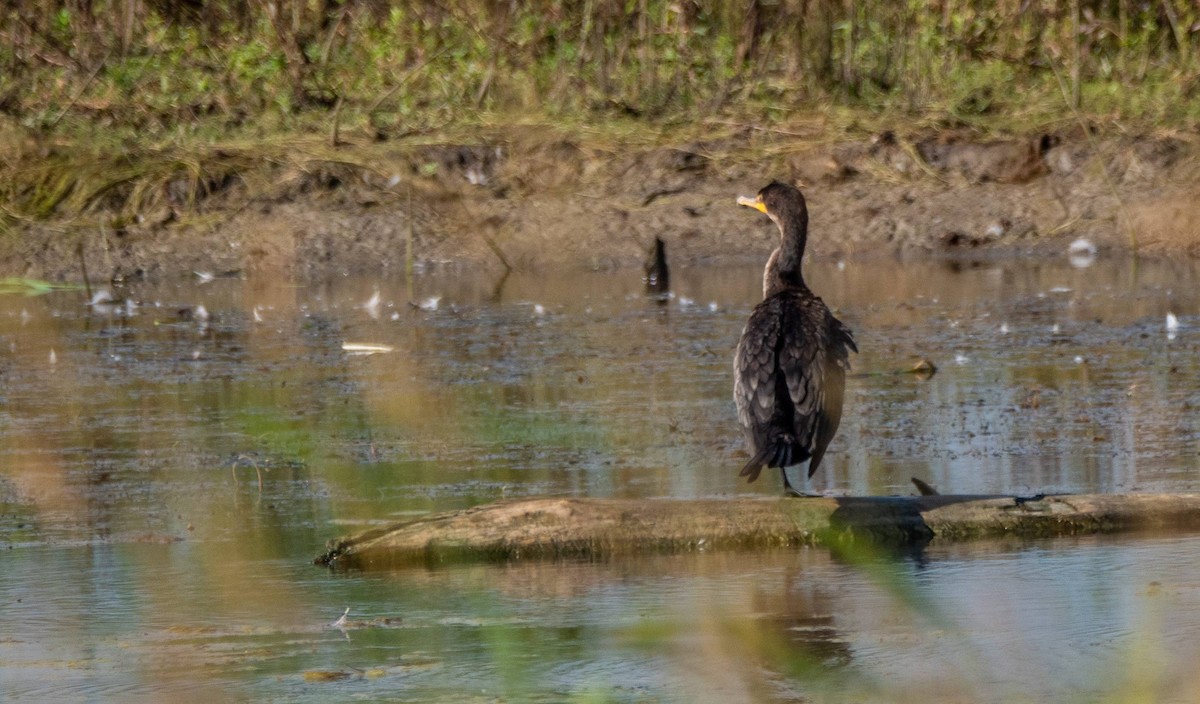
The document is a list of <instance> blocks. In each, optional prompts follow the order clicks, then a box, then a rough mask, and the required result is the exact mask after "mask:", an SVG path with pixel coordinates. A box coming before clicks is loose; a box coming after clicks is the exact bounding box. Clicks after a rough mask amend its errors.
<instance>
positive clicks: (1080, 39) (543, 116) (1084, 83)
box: [0, 0, 1200, 219]
mask: <svg viewBox="0 0 1200 704" xmlns="http://www.w3.org/2000/svg"><path fill="white" fill-rule="evenodd" d="M1198 21H1200V10H1198V9H1197V6H1196V5H1195V4H1194V3H1192V2H1189V0H1163V1H1162V2H1132V1H1131V0H1103V1H1101V0H1092V1H1085V0H1073V1H1072V2H1069V3H1058V2H1047V1H1045V0H1040V1H1038V2H1032V3H1029V2H1017V1H1015V0H941V1H940V2H936V3H926V2H923V1H917V0H907V1H905V2H881V1H879V0H808V1H802V0H777V1H769V0H737V1H735V2H730V3H715V2H701V1H699V0H684V1H683V2H677V1H673V0H575V1H573V2H568V3H560V2H551V1H549V0H517V1H514V2H486V1H484V0H453V1H451V2H441V1H440V0H403V1H401V0H274V1H272V0H254V1H252V2H251V1H247V0H240V1H239V0H51V2H40V1H35V0H14V2H10V3H7V4H6V9H4V10H0V39H2V41H0V143H3V144H4V146H2V147H0V156H2V157H3V158H4V160H5V161H6V162H8V163H7V165H8V166H9V167H20V168H18V169H17V176H16V178H15V179H14V182H13V183H10V184H6V185H3V186H2V187H0V207H3V209H4V210H3V212H4V213H5V214H7V216H8V217H9V218H10V219H12V218H21V219H44V218H47V217H51V216H55V215H59V216H61V215H62V214H64V213H78V212H82V211H85V210H87V209H88V208H95V207H97V205H99V206H101V207H109V206H110V205H111V203H109V201H112V200H114V199H116V200H117V201H119V203H129V202H130V201H132V202H134V203H135V205H133V206H128V205H126V206H123V207H124V209H125V210H126V211H127V212H126V213H125V214H126V215H128V214H129V213H128V211H130V210H140V209H141V208H142V206H144V205H145V201H146V200H147V198H149V197H150V196H148V195H147V194H153V193H154V192H157V191H158V190H162V188H163V187H164V186H165V184H167V183H169V182H171V181H178V180H180V178H181V177H182V178H184V180H186V182H187V184H189V185H190V190H188V192H187V196H186V197H185V198H183V200H184V201H188V202H190V201H191V199H193V198H194V197H196V196H197V195H203V192H204V188H205V185H204V184H205V183H206V182H211V181H213V180H214V179H215V180H218V181H219V180H221V179H224V178H225V177H226V176H227V175H228V173H230V172H231V171H233V170H236V171H238V173H242V172H244V170H245V169H244V166H245V165H244V164H241V165H230V163H229V159H227V158H223V157H222V155H219V154H218V155H213V154H208V153H205V154H202V155H200V156H198V155H197V149H198V145H199V147H208V146H211V145H214V144H225V143H226V142H228V141H229V140H242V141H255V140H269V141H271V142H272V144H275V145H278V138H279V136H280V135H291V136H296V135H308V136H309V137H319V139H320V140H322V141H323V142H326V143H329V144H330V145H331V146H333V147H336V146H337V145H338V143H339V141H340V140H341V139H343V138H345V139H350V137H349V136H348V135H354V136H356V137H357V138H360V139H377V140H382V139H398V138H402V137H410V136H412V135H416V134H429V133H444V131H445V130H447V129H450V130H455V129H463V128H478V127H486V126H493V125H505V124H513V123H530V122H532V123H534V124H538V125H553V126H555V127H556V128H558V129H561V130H564V131H566V132H568V133H570V132H579V131H581V130H583V129H584V128H585V126H586V127H588V128H592V127H593V126H595V125H597V124H605V125H614V127H613V129H622V128H617V127H616V125H628V124H629V123H631V122H632V123H633V124H636V125H639V126H642V127H646V126H652V127H653V128H654V130H655V131H656V132H660V131H661V130H663V129H668V130H681V129H686V128H687V126H693V125H696V124H697V123H705V122H708V123H711V122H713V121H715V120H721V121H725V122H736V123H738V124H746V123H755V124H787V123H789V121H795V120H797V119H800V118H802V117H808V118H811V116H812V115H813V114H814V113H818V114H820V115H821V116H822V117H823V122H822V124H823V127H824V129H825V130H827V131H828V130H830V129H832V130H834V131H835V132H838V133H846V132H853V131H856V130H865V129H875V128H878V127H880V126H884V125H888V126H890V125H905V126H913V125H925V126H930V127H937V126H956V127H962V126H965V127H973V128H977V129H981V130H984V131H1028V130H1033V129H1045V128H1053V127H1056V126H1062V125H1063V124H1066V123H1067V121H1071V122H1073V121H1074V119H1075V118H1074V117H1073V116H1072V110H1079V111H1081V112H1082V114H1083V116H1085V117H1087V118H1089V119H1091V120H1092V121H1094V122H1097V123H1100V124H1111V123H1119V124H1121V125H1123V126H1127V125H1130V124H1133V125H1134V126H1136V127H1138V128H1139V129H1151V128H1156V127H1168V128H1176V129H1190V128H1192V127H1194V126H1195V125H1197V124H1200V100H1196V99H1195V98H1196V95H1195V94H1196V91H1197V87H1198V86H1200V62H1197V61H1196V60H1195V58H1194V57H1193V54H1194V47H1195V45H1196V44H1197V42H1198V41H1200V40H1197V38H1196V36H1195V34H1196V33H1195V32H1194V31H1193V29H1194V28H1195V27H1196V26H1197V22H1198ZM1068 108H1070V109H1068ZM269 151H270V152H271V154H269V155H264V156H263V158H262V162H264V163H272V164H278V159H277V157H278V149H276V148H275V147H272V148H271V149H270V150H269ZM64 155H65V156H64ZM143 157H144V158H143ZM209 157H213V159H210V158H209ZM284 158H285V160H286V159H287V156H286V155H285V157H284ZM56 160H58V162H59V163H58V164H57V165H56ZM63 161H65V162H67V163H69V164H71V165H73V166H72V167H71V168H64V167H63V165H62V163H61V162H63ZM30 163H37V164H38V165H39V166H37V167H34V168H33V169H32V171H30V170H29V169H28V168H27V165H28V164H30ZM80 163H90V164H92V168H93V169H98V170H100V171H103V172H104V173H105V174H107V176H108V178H92V179H87V178H85V176H86V174H84V175H81V174H79V173H76V172H75V170H74V166H78V165H79V164H80ZM210 164H213V166H212V171H213V173H209V171H210V169H209V165H210ZM105 199H107V201H106V200H105ZM118 209H120V208H118Z"/></svg>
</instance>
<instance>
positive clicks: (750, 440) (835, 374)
mask: <svg viewBox="0 0 1200 704" xmlns="http://www.w3.org/2000/svg"><path fill="white" fill-rule="evenodd" d="M737 202H738V204H739V205H745V206H749V207H751V208H754V209H755V210H758V211H761V212H763V213H766V215H767V217H769V218H771V220H772V221H774V223H775V224H776V225H778V226H779V234H780V244H779V248H778V249H776V250H775V251H774V252H772V253H771V258H770V259H769V260H768V261H767V266H766V268H765V270H764V271H763V301H762V303H759V304H758V305H757V306H755V307H754V311H753V312H752V313H751V314H750V320H748V321H747V322H746V327H745V329H744V330H742V339H741V340H740V341H739V342H738V346H737V354H736V355H735V356H734V359H733V399H734V401H736V402H737V409H738V420H739V421H740V422H741V424H742V430H743V431H744V432H745V434H746V442H747V444H749V446H750V453H751V455H752V457H751V458H750V461H749V462H747V463H746V466H745V467H742V471H741V473H740V474H739V475H738V476H742V477H746V478H747V480H748V481H751V482H752V481H754V480H755V479H758V475H759V473H760V472H761V471H762V468H763V467H778V468H779V469H780V472H781V473H782V474H783V488H784V491H785V492H786V493H787V494H789V495H793V496H798V495H800V494H799V492H797V491H796V490H795V489H793V488H792V485H791V482H789V481H788V475H787V468H788V467H791V466H794V465H798V464H801V463H803V462H805V461H808V463H809V464H808V476H809V477H811V476H812V475H813V473H815V472H816V471H817V467H819V466H820V465H821V458H822V457H824V455H825V448H826V447H828V446H829V441H830V440H832V439H833V436H834V433H836V432H837V428H838V423H839V422H840V421H841V418H842V396H843V393H844V390H845V387H846V370H847V369H849V368H850V352H851V350H853V351H854V352H858V347H856V346H855V344H854V336H853V335H852V334H851V333H850V329H849V328H847V327H846V326H845V325H844V324H843V323H842V321H840V320H838V319H837V318H835V317H833V313H830V312H829V308H828V307H826V305H825V302H824V301H822V300H821V299H820V298H818V297H817V296H816V295H815V294H813V292H812V291H811V290H809V288H808V286H807V285H805V283H804V278H803V277H802V276H801V275H800V260H801V259H802V258H803V257H804V245H805V243H806V241H807V239H808V207H807V206H806V205H805V203H804V196H803V195H802V194H801V193H800V191H799V190H798V189H796V188H795V187H793V186H789V185H787V184H784V183H779V182H778V181H776V182H773V183H771V184H770V185H768V186H767V187H765V188H763V189H762V190H761V191H759V192H758V195H757V196H756V197H754V198H747V197H745V196H742V197H740V198H738V201H737Z"/></svg>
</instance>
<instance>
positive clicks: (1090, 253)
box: [1067, 237, 1096, 269]
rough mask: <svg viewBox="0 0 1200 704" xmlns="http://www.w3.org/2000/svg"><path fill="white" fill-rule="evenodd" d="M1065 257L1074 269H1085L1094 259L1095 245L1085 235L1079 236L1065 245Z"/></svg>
mask: <svg viewBox="0 0 1200 704" xmlns="http://www.w3.org/2000/svg"><path fill="white" fill-rule="evenodd" d="M1067 259H1068V260H1069V261H1070V262H1071V266H1073V267H1075V268H1076V269H1086V268H1087V267H1089V266H1091V265H1092V263H1093V262H1095V261H1096V245H1094V244H1092V241H1091V240H1089V239H1088V238H1086V237H1080V238H1079V239H1077V240H1075V241H1074V242H1072V243H1071V245H1070V246H1069V247H1067Z"/></svg>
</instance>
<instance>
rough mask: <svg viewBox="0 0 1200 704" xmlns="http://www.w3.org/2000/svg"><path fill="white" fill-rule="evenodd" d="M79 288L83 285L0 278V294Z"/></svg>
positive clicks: (38, 293)
mask: <svg viewBox="0 0 1200 704" xmlns="http://www.w3.org/2000/svg"><path fill="white" fill-rule="evenodd" d="M80 288H83V287H82V286H79V285H78V284H58V283H54V282H51V281H42V280H41V279H26V278H21V277H17V276H9V277H5V278H2V279H0V295H4V294H9V293H19V294H21V295H24V296H41V295H43V294H47V293H50V292H52V291H62V290H71V289H75V290H78V289H80Z"/></svg>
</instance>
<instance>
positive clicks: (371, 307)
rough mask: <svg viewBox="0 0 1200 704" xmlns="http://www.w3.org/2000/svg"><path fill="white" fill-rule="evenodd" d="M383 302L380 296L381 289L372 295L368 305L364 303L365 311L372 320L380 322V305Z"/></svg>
mask: <svg viewBox="0 0 1200 704" xmlns="http://www.w3.org/2000/svg"><path fill="white" fill-rule="evenodd" d="M382 300H383V299H382V297H381V296H380V295H379V289H375V293H373V294H371V297H370V298H368V299H367V302H366V303H363V305H362V307H363V310H365V311H367V315H369V316H371V320H379V304H380V302H381V301H382Z"/></svg>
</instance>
